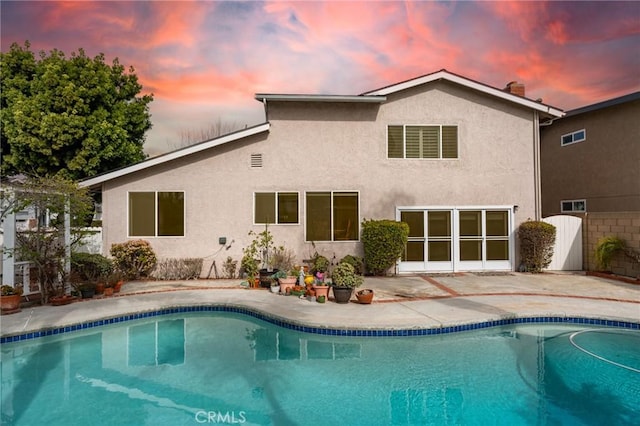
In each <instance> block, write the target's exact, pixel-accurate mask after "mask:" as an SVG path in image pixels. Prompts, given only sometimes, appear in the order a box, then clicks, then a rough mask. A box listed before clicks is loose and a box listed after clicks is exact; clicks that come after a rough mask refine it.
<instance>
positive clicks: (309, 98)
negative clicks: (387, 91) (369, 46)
mask: <svg viewBox="0 0 640 426" xmlns="http://www.w3.org/2000/svg"><path fill="white" fill-rule="evenodd" d="M255 98H256V100H258V101H260V102H265V101H267V102H268V101H279V102H354V103H383V102H386V100H387V97H386V96H365V95H358V96H350V95H297V94H273V93H269V94H267V93H256V94H255Z"/></svg>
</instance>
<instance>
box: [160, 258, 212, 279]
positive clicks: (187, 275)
mask: <svg viewBox="0 0 640 426" xmlns="http://www.w3.org/2000/svg"><path fill="white" fill-rule="evenodd" d="M202 263H203V262H202V259H201V258H186V259H161V260H159V261H158V263H157V264H156V267H155V269H154V270H153V272H152V273H151V277H153V278H155V279H158V280H195V279H197V278H200V272H201V271H202Z"/></svg>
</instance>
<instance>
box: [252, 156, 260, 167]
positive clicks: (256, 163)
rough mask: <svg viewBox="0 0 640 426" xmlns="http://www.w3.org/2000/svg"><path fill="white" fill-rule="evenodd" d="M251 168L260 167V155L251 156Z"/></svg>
mask: <svg viewBox="0 0 640 426" xmlns="http://www.w3.org/2000/svg"><path fill="white" fill-rule="evenodd" d="M251 167H262V154H251Z"/></svg>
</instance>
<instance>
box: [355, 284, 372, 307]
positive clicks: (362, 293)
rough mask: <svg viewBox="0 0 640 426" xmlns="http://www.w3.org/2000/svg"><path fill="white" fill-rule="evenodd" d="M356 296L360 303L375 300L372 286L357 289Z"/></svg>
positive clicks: (366, 303) (365, 303) (369, 302)
mask: <svg viewBox="0 0 640 426" xmlns="http://www.w3.org/2000/svg"><path fill="white" fill-rule="evenodd" d="M356 298H357V299H358V302H359V303H362V304H363V305H369V304H371V302H372V301H373V290H371V289H370V288H364V289H362V290H358V291H356Z"/></svg>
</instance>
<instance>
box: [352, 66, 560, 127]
mask: <svg viewBox="0 0 640 426" xmlns="http://www.w3.org/2000/svg"><path fill="white" fill-rule="evenodd" d="M438 80H445V81H449V82H452V83H456V84H459V85H461V86H464V87H467V88H469V89H473V90H477V91H479V92H483V93H486V94H488V95H492V96H496V97H498V98H501V99H505V100H507V101H510V102H514V103H516V104H519V105H522V106H525V107H528V108H531V109H534V110H536V111H540V112H543V113H545V114H548V115H550V116H554V117H562V116H563V115H564V113H563V112H562V110H561V109H559V108H555V107H552V106H551V105H547V104H543V103H542V102H538V101H534V100H531V99H529V98H525V97H523V96H518V95H514V94H512V93H509V92H505V91H504V90H501V89H497V88H495V87H493V86H489V85H487V84H484V83H480V82H479V81H475V80H471V79H469V78H466V77H463V76H461V75H458V74H454V73H452V72H449V71H447V70H445V69H441V70H440V71H436V72H434V73H431V74H426V75H423V76H421V77H416V78H412V79H411V80H406V81H403V82H400V83H396V84H392V85H390V86H386V87H383V88H380V89H376V90H372V91H370V92H365V93H363V94H362V96H386V95H390V94H393V93H397V92H400V91H402V90H407V89H410V88H412V87H416V86H420V85H422V84H426V83H431V82H433V81H438Z"/></svg>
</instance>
